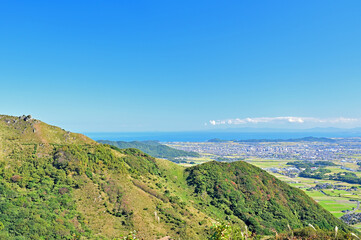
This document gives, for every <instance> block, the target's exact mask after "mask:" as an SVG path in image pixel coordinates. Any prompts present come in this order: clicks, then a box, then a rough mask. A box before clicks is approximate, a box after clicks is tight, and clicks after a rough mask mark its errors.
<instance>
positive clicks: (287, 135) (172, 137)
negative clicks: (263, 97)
mask: <svg viewBox="0 0 361 240" xmlns="http://www.w3.org/2000/svg"><path fill="white" fill-rule="evenodd" d="M83 134H85V135H86V136H88V137H90V138H92V139H94V140H111V141H146V140H157V141H160V142H205V141H208V140H209V139H213V138H219V139H222V140H250V139H292V138H303V137H327V138H340V137H361V133H354V132H330V133H328V132H293V133H292V132H264V133H262V132H254V133H252V132H246V133H242V132H93V133H83Z"/></svg>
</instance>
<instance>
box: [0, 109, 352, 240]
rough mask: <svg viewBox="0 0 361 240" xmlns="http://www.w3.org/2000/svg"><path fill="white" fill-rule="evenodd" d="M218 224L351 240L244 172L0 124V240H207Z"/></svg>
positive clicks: (306, 203) (291, 193) (46, 128)
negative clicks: (132, 237) (130, 238)
mask: <svg viewBox="0 0 361 240" xmlns="http://www.w3.org/2000/svg"><path fill="white" fill-rule="evenodd" d="M216 221H219V222H228V223H230V224H231V225H232V226H233V227H234V229H239V230H241V231H243V232H245V230H246V226H247V228H248V229H250V230H251V231H252V232H253V235H254V237H253V238H256V235H258V236H260V235H269V236H271V237H272V236H274V235H275V232H276V231H277V232H278V233H280V232H285V234H288V233H287V232H288V231H289V228H292V229H296V228H301V227H302V228H303V227H305V226H308V224H309V223H310V224H312V225H313V226H314V227H316V228H317V229H318V228H320V229H323V230H326V231H327V230H329V231H330V232H329V234H328V235H327V236H329V237H327V238H326V237H325V238H324V239H333V238H331V237H330V236H334V233H333V232H332V229H334V227H335V226H338V228H339V235H338V239H343V238H344V235H343V231H346V232H350V231H354V230H353V229H351V228H349V227H348V226H347V225H345V224H344V223H342V222H341V221H340V220H338V219H336V218H334V217H333V216H332V215H331V214H330V213H328V212H327V211H326V210H324V209H323V208H322V207H320V206H319V205H318V204H317V203H315V202H314V201H313V200H311V199H310V198H309V197H307V196H306V195H305V194H303V192H301V191H300V190H298V189H295V188H292V187H290V186H288V185H286V184H285V183H282V182H280V181H279V180H277V179H275V178H274V177H272V176H271V175H269V174H268V173H266V172H265V171H263V170H261V169H259V168H257V167H255V166H252V165H250V164H247V163H245V162H234V163H218V162H210V163H206V164H202V165H197V166H194V167H191V168H184V167H181V166H179V165H176V164H174V163H172V162H170V161H167V160H161V159H156V158H153V157H150V156H149V155H147V154H145V153H143V152H141V151H139V150H137V149H118V148H116V147H114V146H110V145H103V144H98V143H96V142H94V141H92V140H91V139H89V138H87V137H85V136H83V135H80V134H74V133H69V132H66V131H64V130H62V129H60V128H57V127H53V126H50V125H47V124H45V123H43V122H41V121H38V120H33V119H30V118H26V117H22V118H18V117H10V116H0V239H120V238H121V236H125V235H127V234H128V233H129V232H131V231H136V233H135V234H136V235H137V237H138V238H139V239H160V238H163V237H166V236H170V237H172V238H174V239H210V237H211V236H212V235H213V237H215V236H216V235H217V234H216V233H217V231H218V230H219V229H220V228H213V229H211V226H212V224H213V223H214V222H216ZM288 224H289V226H290V227H288ZM303 229H306V230H307V231H308V232H310V231H311V232H312V231H313V230H312V229H311V230H310V228H303ZM215 230H216V231H215ZM306 230H301V231H299V233H300V234H301V235H302V234H303V235H302V236H305V235H307V234H308V233H307V231H306ZM222 231H223V230H222ZM303 231H306V232H303ZM294 233H295V234H296V233H297V231H296V230H295V232H294ZM325 233H327V232H325ZM222 234H223V233H222ZM242 234H243V233H242ZM292 234H293V232H292ZM310 234H311V235H312V234H313V235H315V234H316V233H315V232H312V233H310ZM317 234H318V233H317ZM223 236H225V235H224V234H223ZM279 236H282V235H279ZM285 236H286V235H285ZM348 237H349V238H350V239H352V238H351V237H350V235H348ZM122 239H123V238H122ZM213 239H221V238H213ZM233 239H239V238H233ZM248 239H251V238H248ZM280 239H281V238H280ZM285 239H287V236H286V237H285ZM299 239H300V238H299ZM309 239H311V238H309ZM313 239H316V238H313ZM318 239H320V238H318ZM344 239H346V238H344Z"/></svg>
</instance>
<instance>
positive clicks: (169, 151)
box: [98, 140, 199, 159]
mask: <svg viewBox="0 0 361 240" xmlns="http://www.w3.org/2000/svg"><path fill="white" fill-rule="evenodd" d="M98 142H99V143H104V144H109V145H113V146H115V147H117V148H120V149H125V148H136V149H139V150H141V151H143V152H145V153H147V154H149V155H151V156H152V157H155V158H167V159H174V158H178V157H199V154H198V153H196V152H187V151H183V150H178V149H175V148H171V147H168V146H166V145H163V144H160V143H159V142H156V141H142V142H140V141H133V142H124V141H108V140H100V141H98Z"/></svg>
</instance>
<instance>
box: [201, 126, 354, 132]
mask: <svg viewBox="0 0 361 240" xmlns="http://www.w3.org/2000/svg"><path fill="white" fill-rule="evenodd" d="M206 131H209V132H236V133H267V132H272V133H301V132H303V133H361V127H357V128H335V127H325V128H323V127H316V128H306V129H294V128H252V127H245V128H221V129H212V130H206Z"/></svg>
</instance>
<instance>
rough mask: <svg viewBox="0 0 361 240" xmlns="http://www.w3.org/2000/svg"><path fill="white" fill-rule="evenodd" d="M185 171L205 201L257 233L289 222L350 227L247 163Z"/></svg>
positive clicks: (216, 164)
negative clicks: (241, 221) (239, 220)
mask: <svg viewBox="0 0 361 240" xmlns="http://www.w3.org/2000/svg"><path fill="white" fill-rule="evenodd" d="M186 171H187V172H188V173H189V175H188V178H187V181H188V184H189V185H191V186H194V187H195V192H196V193H197V194H198V195H202V196H203V198H204V200H205V202H207V203H209V204H211V205H214V206H215V207H217V208H218V209H221V210H223V211H224V212H225V213H226V214H228V215H229V216H231V217H234V216H235V217H237V218H239V219H241V220H243V221H244V222H245V223H246V224H247V225H248V226H249V227H250V229H251V230H252V231H254V232H257V233H261V234H271V233H272V230H276V231H277V232H280V231H284V230H285V229H287V228H288V226H287V225H288V224H289V225H290V226H291V227H292V228H300V227H303V226H307V225H308V224H312V225H314V226H318V227H319V228H321V229H333V228H334V227H335V226H338V227H339V228H341V229H343V230H346V231H349V230H351V228H349V227H348V226H347V225H346V224H345V223H343V222H342V221H341V220H339V219H337V218H335V217H334V216H333V215H332V214H331V213H329V212H327V211H326V210H325V209H323V208H322V207H321V206H320V205H319V204H317V203H316V202H315V201H314V200H313V199H311V198H310V197H308V196H307V195H306V194H305V193H304V192H302V191H301V190H299V189H296V188H294V187H291V186H289V185H287V184H286V183H284V182H282V181H280V180H278V179H276V178H275V177H273V176H272V175H270V174H268V173H267V172H266V171H264V170H262V169H260V168H258V167H255V166H253V165H251V164H248V163H246V162H242V161H239V162H233V163H221V162H209V163H205V164H202V165H198V166H194V167H191V168H189V169H187V170H186Z"/></svg>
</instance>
